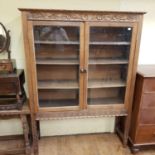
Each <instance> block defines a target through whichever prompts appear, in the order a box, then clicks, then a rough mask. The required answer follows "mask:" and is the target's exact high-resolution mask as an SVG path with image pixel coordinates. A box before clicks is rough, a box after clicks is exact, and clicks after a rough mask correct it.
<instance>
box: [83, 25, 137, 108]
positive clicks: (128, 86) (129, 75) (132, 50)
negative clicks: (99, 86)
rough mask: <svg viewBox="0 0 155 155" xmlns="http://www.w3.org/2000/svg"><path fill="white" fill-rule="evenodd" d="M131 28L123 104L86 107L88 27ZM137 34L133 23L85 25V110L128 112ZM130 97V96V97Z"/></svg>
mask: <svg viewBox="0 0 155 155" xmlns="http://www.w3.org/2000/svg"><path fill="white" fill-rule="evenodd" d="M93 26H94V27H132V37H131V44H130V55H129V62H128V73H127V80H126V90H125V97H124V104H111V105H88V104H87V96H88V95H87V93H88V84H87V83H88V73H89V71H88V62H89V40H90V27H93ZM137 33H138V23H133V22H126V23H124V22H122V23H121V22H105V23H104V22H86V23H85V66H84V67H85V68H86V70H87V75H86V77H85V82H84V89H85V90H84V92H85V94H84V97H85V98H84V101H85V102H84V103H85V108H88V109H91V108H104V109H105V110H106V109H113V108H114V109H116V110H126V111H128V110H129V105H130V104H131V103H129V102H130V101H131V99H130V98H132V92H131V90H133V89H132V88H131V87H132V86H133V82H134V80H132V78H133V75H134V73H133V68H134V65H135V60H134V57H135V55H136V52H137V51H136V42H137V40H136V39H137ZM130 95H131V96H130Z"/></svg>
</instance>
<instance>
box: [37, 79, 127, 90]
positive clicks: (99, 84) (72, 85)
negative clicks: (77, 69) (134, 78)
mask: <svg viewBox="0 0 155 155" xmlns="http://www.w3.org/2000/svg"><path fill="white" fill-rule="evenodd" d="M125 86H126V84H125V82H124V81H98V80H93V81H89V82H88V88H113V87H125ZM38 89H79V83H78V82H76V81H57V82H56V81H38Z"/></svg>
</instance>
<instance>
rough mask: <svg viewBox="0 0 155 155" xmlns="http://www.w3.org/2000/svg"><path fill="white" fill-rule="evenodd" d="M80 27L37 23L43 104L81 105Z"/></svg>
mask: <svg viewBox="0 0 155 155" xmlns="http://www.w3.org/2000/svg"><path fill="white" fill-rule="evenodd" d="M79 32H80V29H79V27H69V26H34V40H35V41H34V43H35V55H36V68H37V78H38V96H39V105H40V107H64V106H78V105H79V53H80V52H79V50H80V44H79V41H80V36H79V34H80V33H79Z"/></svg>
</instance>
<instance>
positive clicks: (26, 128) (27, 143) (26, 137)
mask: <svg viewBox="0 0 155 155" xmlns="http://www.w3.org/2000/svg"><path fill="white" fill-rule="evenodd" d="M20 118H21V122H22V126H23V133H24V140H25V153H26V155H30V154H31V146H30V140H29V125H28V121H27V117H26V115H20Z"/></svg>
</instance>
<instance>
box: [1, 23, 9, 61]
mask: <svg viewBox="0 0 155 155" xmlns="http://www.w3.org/2000/svg"><path fill="white" fill-rule="evenodd" d="M9 46H10V35H9V31H7V30H6V28H5V26H4V25H3V24H2V23H0V53H2V52H8V58H9V59H10V51H9Z"/></svg>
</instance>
